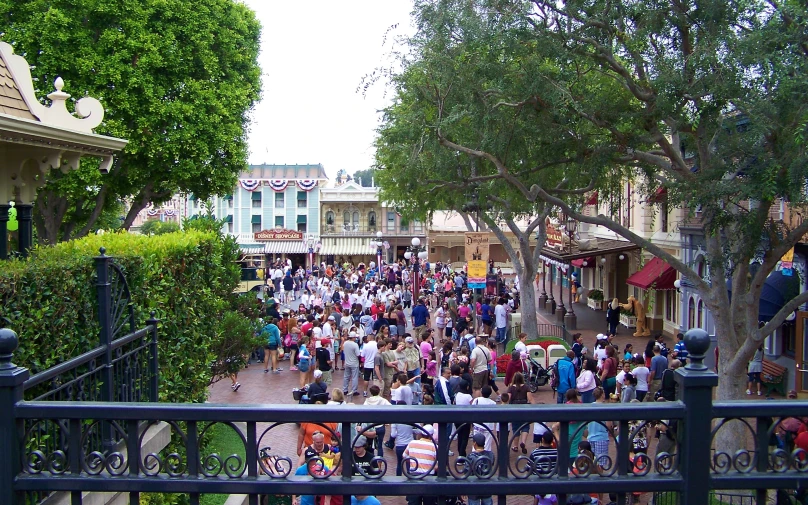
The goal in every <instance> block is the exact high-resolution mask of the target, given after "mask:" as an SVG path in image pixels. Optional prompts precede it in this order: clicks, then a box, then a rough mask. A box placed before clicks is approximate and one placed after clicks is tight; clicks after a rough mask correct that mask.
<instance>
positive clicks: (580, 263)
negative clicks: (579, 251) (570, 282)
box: [571, 256, 595, 268]
mask: <svg viewBox="0 0 808 505" xmlns="http://www.w3.org/2000/svg"><path fill="white" fill-rule="evenodd" d="M584 262H586V265H584ZM571 263H572V266H574V267H577V268H595V258H594V257H593V256H589V257H587V258H580V259H577V260H572V261H571Z"/></svg>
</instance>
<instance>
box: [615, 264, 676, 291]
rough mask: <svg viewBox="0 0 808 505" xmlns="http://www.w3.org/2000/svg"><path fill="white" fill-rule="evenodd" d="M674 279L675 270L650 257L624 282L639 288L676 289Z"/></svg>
mask: <svg viewBox="0 0 808 505" xmlns="http://www.w3.org/2000/svg"><path fill="white" fill-rule="evenodd" d="M675 280H676V270H674V268H673V267H672V266H670V265H668V264H667V263H665V262H664V261H662V260H661V259H659V258H652V259H651V261H649V262H648V263H646V264H645V266H644V267H642V269H641V270H640V271H638V272H635V273H633V274H631V275H630V276H629V278H628V279H626V284H630V285H632V286H637V287H638V288H640V289H659V290H668V289H676V287H675V286H674V285H673V281H675Z"/></svg>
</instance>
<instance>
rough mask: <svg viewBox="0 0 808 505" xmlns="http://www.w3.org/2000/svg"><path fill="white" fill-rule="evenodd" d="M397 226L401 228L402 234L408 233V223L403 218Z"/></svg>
mask: <svg viewBox="0 0 808 505" xmlns="http://www.w3.org/2000/svg"><path fill="white" fill-rule="evenodd" d="M399 226H400V227H401V231H402V232H407V231H410V222H409V221H407V220H406V219H404V218H403V217H402V218H401V224H400V225H399Z"/></svg>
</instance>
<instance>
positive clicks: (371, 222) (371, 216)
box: [368, 210, 376, 228]
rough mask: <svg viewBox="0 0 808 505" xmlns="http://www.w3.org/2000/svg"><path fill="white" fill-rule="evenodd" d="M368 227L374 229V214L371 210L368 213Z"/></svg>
mask: <svg viewBox="0 0 808 505" xmlns="http://www.w3.org/2000/svg"><path fill="white" fill-rule="evenodd" d="M368 226H370V227H371V228H376V213H375V212H373V211H372V210H371V211H370V212H368Z"/></svg>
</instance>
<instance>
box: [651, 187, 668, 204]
mask: <svg viewBox="0 0 808 505" xmlns="http://www.w3.org/2000/svg"><path fill="white" fill-rule="evenodd" d="M667 196H668V189H667V188H665V187H664V186H660V187H658V188H656V191H654V194H653V195H651V197H650V198H649V199H648V203H659V202H661V201H662V200H664V199H665V197H667Z"/></svg>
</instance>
